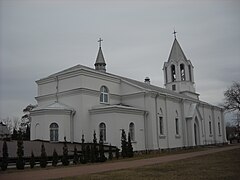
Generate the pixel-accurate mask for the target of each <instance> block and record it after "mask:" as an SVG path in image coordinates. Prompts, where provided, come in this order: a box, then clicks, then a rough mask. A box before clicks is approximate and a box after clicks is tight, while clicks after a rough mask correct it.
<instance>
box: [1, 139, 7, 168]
mask: <svg viewBox="0 0 240 180" xmlns="http://www.w3.org/2000/svg"><path fill="white" fill-rule="evenodd" d="M7 166H8V147H7V142H6V141H4V142H3V148H2V164H1V168H2V170H3V171H5V170H6V169H7Z"/></svg>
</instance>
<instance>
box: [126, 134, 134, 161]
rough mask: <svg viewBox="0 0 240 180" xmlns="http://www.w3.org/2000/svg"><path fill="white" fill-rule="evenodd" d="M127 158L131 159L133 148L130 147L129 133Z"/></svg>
mask: <svg viewBox="0 0 240 180" xmlns="http://www.w3.org/2000/svg"><path fill="white" fill-rule="evenodd" d="M127 156H128V157H133V147H132V142H131V137H130V133H128V143H127Z"/></svg>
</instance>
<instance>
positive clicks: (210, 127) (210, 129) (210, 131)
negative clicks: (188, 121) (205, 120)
mask: <svg viewBox="0 0 240 180" xmlns="http://www.w3.org/2000/svg"><path fill="white" fill-rule="evenodd" d="M209 134H210V135H212V122H211V121H209Z"/></svg>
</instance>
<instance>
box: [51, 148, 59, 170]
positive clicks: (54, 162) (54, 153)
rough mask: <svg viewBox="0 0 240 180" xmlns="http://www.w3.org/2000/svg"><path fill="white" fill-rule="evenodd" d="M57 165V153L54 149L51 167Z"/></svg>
mask: <svg viewBox="0 0 240 180" xmlns="http://www.w3.org/2000/svg"><path fill="white" fill-rule="evenodd" d="M57 164H58V153H57V151H56V149H55V148H54V150H53V159H52V166H57Z"/></svg>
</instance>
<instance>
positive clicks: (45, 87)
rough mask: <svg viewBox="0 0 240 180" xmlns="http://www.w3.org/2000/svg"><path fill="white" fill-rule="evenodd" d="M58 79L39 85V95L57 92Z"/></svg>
mask: <svg viewBox="0 0 240 180" xmlns="http://www.w3.org/2000/svg"><path fill="white" fill-rule="evenodd" d="M56 86H57V81H51V82H48V83H44V84H39V85H38V96H44V95H47V94H54V93H56Z"/></svg>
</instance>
